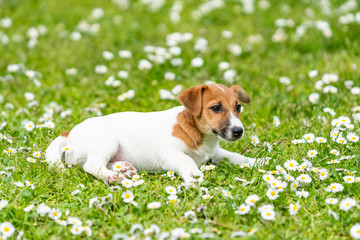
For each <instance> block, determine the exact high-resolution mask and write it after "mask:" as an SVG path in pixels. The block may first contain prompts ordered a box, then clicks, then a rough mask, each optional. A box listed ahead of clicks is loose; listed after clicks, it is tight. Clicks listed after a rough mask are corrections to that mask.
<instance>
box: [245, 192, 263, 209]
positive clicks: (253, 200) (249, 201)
mask: <svg viewBox="0 0 360 240" xmlns="http://www.w3.org/2000/svg"><path fill="white" fill-rule="evenodd" d="M259 200H260V198H259V196H258V195H256V194H253V195H250V196H248V197H247V198H246V199H245V203H246V204H247V205H249V206H255V203H256V202H257V201H259Z"/></svg>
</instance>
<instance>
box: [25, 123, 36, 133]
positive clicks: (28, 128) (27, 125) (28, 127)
mask: <svg viewBox="0 0 360 240" xmlns="http://www.w3.org/2000/svg"><path fill="white" fill-rule="evenodd" d="M24 128H25V129H26V131H28V132H31V131H32V130H34V128H35V124H34V122H32V121H27V122H25V123H24Z"/></svg>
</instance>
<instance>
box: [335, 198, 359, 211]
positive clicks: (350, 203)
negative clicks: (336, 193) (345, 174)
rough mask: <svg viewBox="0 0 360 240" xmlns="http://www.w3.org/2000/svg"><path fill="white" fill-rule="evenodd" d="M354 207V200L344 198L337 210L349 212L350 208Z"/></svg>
mask: <svg viewBox="0 0 360 240" xmlns="http://www.w3.org/2000/svg"><path fill="white" fill-rule="evenodd" d="M355 206H356V200H355V199H352V198H345V199H343V200H341V201H340V204H339V208H340V209H341V210H343V211H346V212H347V211H349V210H350V209H351V208H352V207H355Z"/></svg>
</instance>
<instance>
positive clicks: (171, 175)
mask: <svg viewBox="0 0 360 240" xmlns="http://www.w3.org/2000/svg"><path fill="white" fill-rule="evenodd" d="M166 175H167V176H168V177H170V178H173V177H175V172H174V171H167V173H166Z"/></svg>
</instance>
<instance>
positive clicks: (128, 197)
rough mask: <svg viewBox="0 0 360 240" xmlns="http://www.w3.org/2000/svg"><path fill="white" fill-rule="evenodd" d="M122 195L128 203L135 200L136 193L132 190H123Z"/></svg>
mask: <svg viewBox="0 0 360 240" xmlns="http://www.w3.org/2000/svg"><path fill="white" fill-rule="evenodd" d="M121 196H122V198H123V200H124V202H126V203H129V202H132V201H133V200H134V194H133V193H132V192H131V191H126V192H123V193H122V195H121Z"/></svg>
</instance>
